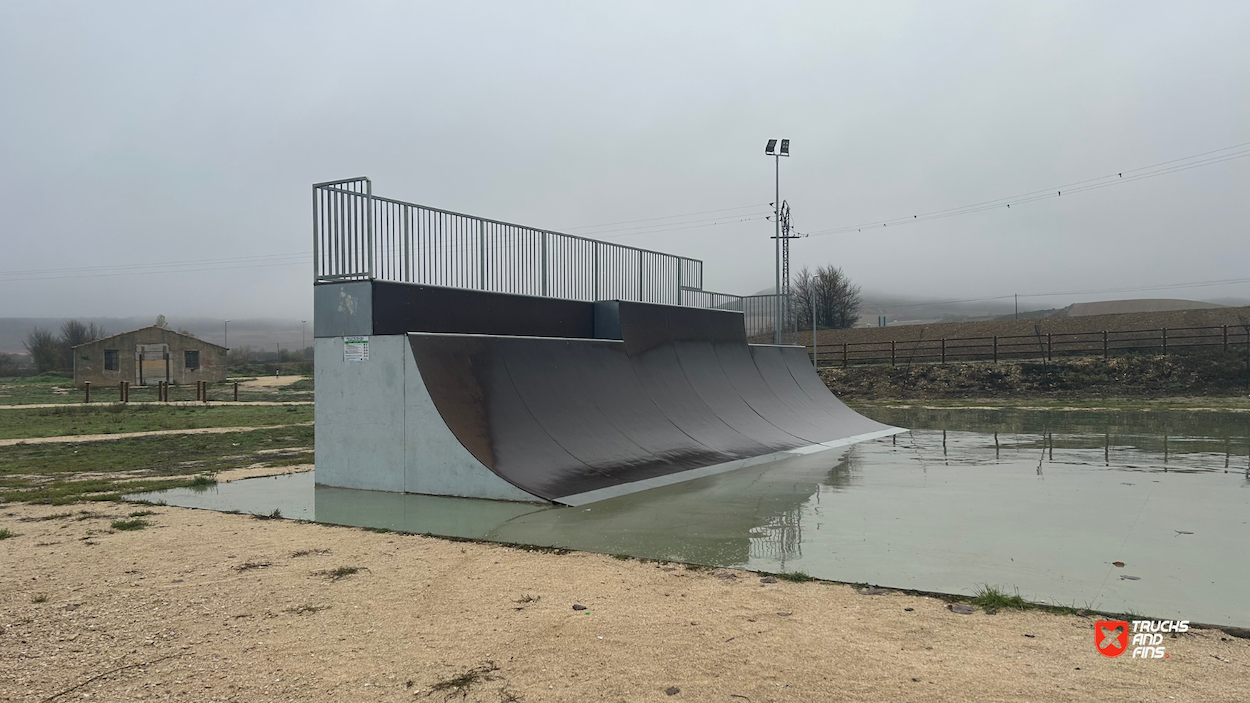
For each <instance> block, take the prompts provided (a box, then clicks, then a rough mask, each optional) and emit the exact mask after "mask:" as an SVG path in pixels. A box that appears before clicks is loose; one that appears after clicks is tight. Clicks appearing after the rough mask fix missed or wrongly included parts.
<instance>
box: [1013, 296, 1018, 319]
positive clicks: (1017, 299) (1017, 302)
mask: <svg viewBox="0 0 1250 703" xmlns="http://www.w3.org/2000/svg"><path fill="white" fill-rule="evenodd" d="M1013 295H1015V297H1016V319H1017V320H1019V319H1020V294H1019V293H1014V294H1013Z"/></svg>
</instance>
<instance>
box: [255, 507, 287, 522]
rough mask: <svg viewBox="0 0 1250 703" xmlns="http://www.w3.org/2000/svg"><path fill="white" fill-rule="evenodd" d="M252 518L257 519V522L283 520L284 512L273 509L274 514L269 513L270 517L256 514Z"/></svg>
mask: <svg viewBox="0 0 1250 703" xmlns="http://www.w3.org/2000/svg"><path fill="white" fill-rule="evenodd" d="M252 517H254V518H256V519H257V520H281V519H282V511H281V510H279V509H278V508H274V509H273V512H272V513H269V514H268V515H262V514H260V513H254V514H253V515H252Z"/></svg>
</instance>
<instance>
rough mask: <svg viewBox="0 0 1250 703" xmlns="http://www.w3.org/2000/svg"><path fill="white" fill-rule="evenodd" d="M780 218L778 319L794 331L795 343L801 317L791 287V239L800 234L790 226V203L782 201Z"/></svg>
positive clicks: (797, 338) (780, 325) (779, 323)
mask: <svg viewBox="0 0 1250 703" xmlns="http://www.w3.org/2000/svg"><path fill="white" fill-rule="evenodd" d="M778 220H779V223H780V225H781V230H780V231H781V290H780V291H778V294H779V295H781V305H782V319H780V320H777V328H778V329H779V330H780V329H782V325H784V328H785V329H789V330H793V331H794V343H795V344H798V343H799V318H798V315H796V314H795V310H794V295H793V293H792V291H791V288H790V240H791V239H798V238H799V236H800V235H798V234H797V233H795V232H793V231H792V230H791V228H790V203H788V202H786V201H784V200H783V201H782V202H781V209H780V210H779V215H778Z"/></svg>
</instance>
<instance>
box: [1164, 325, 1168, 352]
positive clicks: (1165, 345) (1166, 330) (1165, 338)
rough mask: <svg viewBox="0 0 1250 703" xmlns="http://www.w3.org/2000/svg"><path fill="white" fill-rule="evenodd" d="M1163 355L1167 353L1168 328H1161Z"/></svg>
mask: <svg viewBox="0 0 1250 703" xmlns="http://www.w3.org/2000/svg"><path fill="white" fill-rule="evenodd" d="M1163 355H1164V356H1167V355H1168V328H1166V327H1164V328H1163Z"/></svg>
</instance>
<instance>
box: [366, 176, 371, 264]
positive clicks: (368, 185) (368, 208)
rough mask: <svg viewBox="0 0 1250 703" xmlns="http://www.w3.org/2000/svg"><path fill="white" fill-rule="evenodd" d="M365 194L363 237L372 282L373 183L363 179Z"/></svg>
mask: <svg viewBox="0 0 1250 703" xmlns="http://www.w3.org/2000/svg"><path fill="white" fill-rule="evenodd" d="M365 194H366V197H367V201H366V203H365V237H366V239H367V240H368V241H367V245H366V247H365V250H366V252H367V254H366V255H367V256H368V257H369V265H368V266H367V267H365V268H366V270H367V272H368V274H369V280H373V181H371V180H369V179H368V178H366V179H365Z"/></svg>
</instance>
